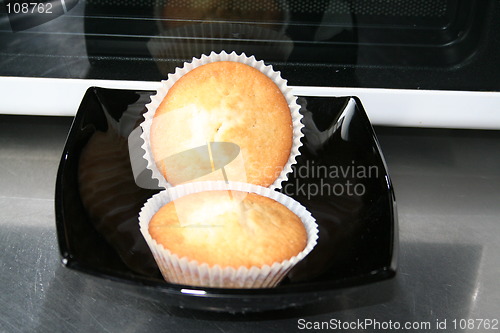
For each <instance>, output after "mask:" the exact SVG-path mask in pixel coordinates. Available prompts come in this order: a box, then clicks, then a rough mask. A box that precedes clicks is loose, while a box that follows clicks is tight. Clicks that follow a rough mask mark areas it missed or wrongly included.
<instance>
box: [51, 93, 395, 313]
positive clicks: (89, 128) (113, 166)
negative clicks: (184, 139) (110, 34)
mask: <svg viewBox="0 0 500 333" xmlns="http://www.w3.org/2000/svg"><path fill="white" fill-rule="evenodd" d="M151 93H152V92H149V91H132V90H115V89H103V88H90V89H89V90H88V91H87V93H86V94H85V96H84V98H83V101H82V103H81V105H80V108H79V110H78V113H77V115H76V117H75V120H74V122H73V125H72V128H71V131H70V133H69V136H68V139H67V142H66V146H65V148H64V152H63V156H62V159H61V162H60V166H59V171H58V175H57V183H56V204H55V209H56V224H57V231H58V240H59V247H60V251H61V255H62V258H63V259H62V260H63V263H64V264H65V265H66V266H67V267H70V268H73V269H76V270H79V271H84V272H86V273H90V274H93V275H97V276H100V277H104V278H108V279H111V280H117V281H119V282H122V283H114V285H115V286H116V288H118V289H121V290H124V291H126V292H132V293H134V294H136V295H140V296H144V297H150V298H154V299H156V300H158V301H161V302H165V303H168V304H171V305H173V306H181V307H189V308H195V309H203V310H218V311H230V312H241V311H243V312H245V311H265V310H273V309H282V308H286V307H291V306H302V305H305V304H309V303H314V302H316V301H319V300H324V299H325V297H331V295H342V293H345V292H347V290H352V287H357V286H361V285H368V284H372V283H374V282H377V281H382V280H385V279H389V278H391V277H393V276H394V274H395V270H396V258H397V244H398V237H397V235H398V234H397V214H396V205H395V198H394V192H393V189H392V184H391V182H390V178H389V175H388V173H387V168H386V166H385V162H384V158H383V156H382V153H381V151H380V147H379V145H378V142H377V139H376V136H375V134H374V132H373V129H372V127H371V124H370V122H369V120H368V118H367V116H366V113H365V111H364V110H363V107H362V105H361V102H360V101H359V99H357V98H356V97H338V98H333V97H300V98H299V101H300V104H301V105H302V111H301V112H302V113H303V115H304V123H305V128H304V133H305V136H304V138H303V143H304V145H303V146H302V147H301V148H300V152H301V155H300V157H299V158H298V160H297V164H296V165H295V166H294V172H293V174H291V175H289V179H288V181H286V182H285V183H283V184H282V185H283V186H282V189H281V191H282V192H283V193H285V194H286V195H289V196H291V197H293V198H294V199H296V200H297V201H299V202H300V203H302V204H303V205H304V206H305V207H306V208H307V209H308V210H309V211H310V212H311V213H312V215H313V216H314V217H315V218H316V221H317V223H318V225H319V240H318V244H317V246H316V247H315V248H314V249H313V251H312V252H311V253H310V254H309V255H308V256H307V257H306V258H305V259H304V260H303V261H302V262H300V263H299V264H298V265H297V266H296V267H295V268H294V269H293V270H292V271H291V272H290V274H289V275H288V277H287V278H286V279H285V280H284V281H283V282H282V283H281V284H280V285H279V286H277V287H276V288H272V289H217V288H200V287H192V286H182V285H174V284H170V283H167V282H165V281H164V280H163V279H162V277H161V275H160V273H159V270H158V268H157V266H156V264H155V262H154V259H153V257H152V255H151V253H150V251H149V249H148V247H147V245H146V243H145V241H144V240H143V238H142V236H141V234H140V232H139V227H138V223H137V216H138V213H139V211H140V209H141V207H142V205H143V203H144V202H145V201H146V200H147V199H148V198H149V197H151V196H152V195H153V194H155V193H157V192H158V190H148V189H143V188H141V187H139V186H137V185H136V183H135V180H134V177H133V173H132V168H131V163H130V159H129V148H128V144H127V139H128V135H129V134H130V133H131V132H132V131H133V129H134V128H136V127H137V126H138V125H139V123H140V122H141V120H142V113H143V112H144V110H145V108H144V105H145V104H147V103H148V102H149V96H150V95H151ZM375 285H377V284H375ZM375 289H377V288H376V287H375ZM328 295H329V296H328Z"/></svg>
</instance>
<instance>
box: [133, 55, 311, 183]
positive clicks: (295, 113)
mask: <svg viewBox="0 0 500 333" xmlns="http://www.w3.org/2000/svg"><path fill="white" fill-rule="evenodd" d="M217 61H234V62H240V63H244V64H246V65H249V66H252V67H254V68H256V69H258V70H260V71H261V72H262V73H264V74H265V75H267V76H268V77H269V78H270V79H271V80H272V81H273V82H274V83H275V84H276V85H277V86H278V88H279V89H280V90H281V92H282V93H283V96H284V97H285V99H286V101H287V103H288V106H289V108H290V112H291V116H292V126H293V132H292V135H293V141H292V148H291V151H290V156H289V158H288V161H287V163H286V164H285V166H284V167H283V170H282V171H281V173H280V174H279V176H278V177H277V178H276V180H275V181H274V182H273V184H271V185H270V186H269V188H271V189H280V188H281V183H282V182H283V181H286V180H287V179H288V174H289V173H290V172H292V165H293V164H295V163H296V158H297V156H298V155H300V153H299V148H300V147H301V146H302V142H301V138H302V137H303V136H304V134H303V133H302V128H303V127H304V125H303V124H302V115H301V114H300V112H299V110H300V106H299V105H298V104H297V97H296V96H294V95H293V94H292V90H291V88H289V87H288V86H287V81H286V80H284V79H283V78H282V77H281V75H280V72H277V71H274V70H273V67H272V66H271V65H266V64H265V63H264V61H262V60H261V61H257V60H256V59H255V57H254V56H252V57H247V56H246V55H245V54H244V53H242V54H241V55H238V54H236V53H235V52H233V53H230V54H228V53H226V52H221V53H215V52H212V53H211V54H210V55H208V56H207V55H202V56H201V57H200V58H199V59H198V58H193V60H192V61H191V62H190V63H185V64H184V67H182V68H181V67H179V68H177V69H176V71H175V73H173V74H169V75H168V79H167V80H163V81H162V82H161V83H162V84H161V86H160V87H159V88H158V90H157V91H156V94H155V95H153V96H151V103H149V104H147V105H146V107H147V109H148V111H147V112H146V113H145V114H144V121H143V122H142V124H141V128H142V135H141V138H142V140H144V144H143V145H142V148H143V149H144V151H145V154H144V158H145V159H146V160H147V161H148V165H147V167H148V169H150V170H151V171H152V173H153V178H154V179H157V180H158V182H159V184H158V185H159V186H160V187H163V188H168V187H171V186H172V185H171V184H169V183H168V182H167V180H166V179H165V178H164V177H163V175H162V173H161V172H160V170H159V169H158V167H157V166H156V163H155V162H154V158H153V154H152V151H151V146H150V131H151V125H152V122H153V118H154V115H155V112H156V109H157V108H158V106H159V105H160V103H161V102H162V101H163V99H164V98H165V96H166V95H167V93H168V91H169V89H170V88H171V87H172V86H173V85H174V83H175V82H176V81H177V80H178V79H179V78H181V77H182V76H183V75H185V74H186V73H188V72H189V71H191V70H193V69H194V68H196V67H199V66H202V65H205V64H208V63H212V62H217Z"/></svg>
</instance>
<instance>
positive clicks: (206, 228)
mask: <svg viewBox="0 0 500 333" xmlns="http://www.w3.org/2000/svg"><path fill="white" fill-rule="evenodd" d="M139 221H140V227H141V232H142V234H143V236H144V238H145V240H146V242H147V243H148V245H149V247H150V249H151V252H152V253H153V255H154V257H155V260H156V262H157V263H158V267H159V268H160V271H161V273H162V275H163V277H164V278H165V280H166V281H168V282H171V283H176V284H184V285H192V286H206V287H218V288H269V287H274V286H276V285H277V284H278V283H279V282H280V281H282V280H283V278H284V277H285V276H286V274H287V273H288V272H289V271H290V269H291V268H292V267H293V266H294V265H296V264H297V263H298V262H299V261H300V260H302V259H303V258H304V257H305V256H306V255H307V254H308V253H309V252H310V251H311V250H312V249H313V247H314V246H315V245H316V240H317V233H318V230H317V225H316V223H315V220H314V218H313V217H312V216H311V214H310V213H309V212H308V211H307V210H306V209H305V208H304V207H303V206H302V205H300V204H299V203H298V202H296V201H295V200H293V199H291V198H289V197H287V196H285V195H283V194H281V193H279V192H276V191H274V190H271V189H269V188H264V187H261V186H256V185H250V184H244V183H233V182H229V184H226V183H225V182H220V181H218V182H199V183H190V184H186V185H179V186H176V187H172V188H169V189H167V190H165V191H162V192H160V193H158V194H156V195H155V196H153V197H152V198H151V199H150V200H148V202H147V203H146V204H145V205H144V207H143V209H142V211H141V213H140V216H139Z"/></svg>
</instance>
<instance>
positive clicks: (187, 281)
mask: <svg viewBox="0 0 500 333" xmlns="http://www.w3.org/2000/svg"><path fill="white" fill-rule="evenodd" d="M213 190H233V191H242V192H247V193H256V194H259V195H262V196H266V197H268V198H271V199H274V200H275V201H277V202H279V203H281V204H282V205H284V206H286V207H287V208H288V209H290V210H291V211H292V212H293V213H294V214H296V215H297V216H298V217H299V218H300V220H301V221H302V223H303V224H304V226H305V229H306V232H307V245H306V247H305V249H304V250H303V251H302V252H300V253H299V254H298V255H296V256H294V257H292V258H290V259H288V260H284V261H282V262H276V263H274V264H273V265H271V266H269V265H265V266H262V267H256V266H253V267H251V268H247V267H244V266H242V267H239V268H232V267H225V268H221V267H220V266H218V265H215V266H212V267H209V266H208V265H207V264H204V263H198V262H197V261H195V260H189V259H188V258H186V257H182V258H179V257H178V256H177V255H176V254H175V253H172V252H171V251H170V250H168V249H165V248H164V247H163V246H162V245H161V244H158V243H157V242H156V241H155V240H154V239H153V238H152V237H151V235H150V234H149V230H148V228H149V221H150V220H151V218H152V217H153V216H154V214H155V213H156V212H157V211H158V210H159V209H160V208H161V207H163V206H164V205H166V204H167V203H169V202H170V201H173V200H175V199H177V198H180V197H183V196H185V195H188V194H192V193H198V192H204V191H213ZM139 225H140V230H141V233H142V235H143V236H144V238H145V240H146V242H147V243H148V245H149V247H150V249H151V252H152V253H153V256H154V258H155V260H156V262H157V263H158V267H159V268H160V271H161V273H162V275H163V277H164V278H165V280H166V281H168V282H171V283H175V284H184V285H191V286H204V287H213V288H271V287H274V286H276V285H277V284H278V283H279V282H280V281H281V280H282V279H283V278H284V277H285V276H286V274H287V273H288V272H289V271H290V269H291V268H292V267H293V266H295V265H296V264H297V263H298V262H299V261H301V260H302V259H303V258H304V257H305V256H306V255H307V254H309V252H311V250H312V249H313V248H314V246H315V245H316V241H317V238H318V226H317V224H316V222H315V219H314V218H313V217H312V216H311V213H309V212H308V211H307V210H306V208H305V207H304V206H302V205H301V204H300V203H298V202H297V201H295V200H293V199H292V198H290V197H287V196H286V195H284V194H281V193H279V192H276V191H273V190H271V189H269V188H265V187H262V186H257V185H253V184H246V183H238V182H228V183H226V182H223V181H207V182H196V183H188V184H183V185H179V186H175V187H171V188H168V189H166V190H164V191H162V192H160V193H158V194H156V195H154V196H153V197H151V198H150V199H149V200H148V201H147V202H146V204H145V205H144V207H143V208H142V210H141V212H140V214H139Z"/></svg>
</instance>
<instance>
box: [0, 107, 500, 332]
mask: <svg viewBox="0 0 500 333" xmlns="http://www.w3.org/2000/svg"><path fill="white" fill-rule="evenodd" d="M70 124H71V119H70V118H52V117H45V118H43V117H21V116H0V143H1V144H0V208H1V210H2V214H1V216H0V257H1V260H0V272H1V274H0V286H1V287H0V288H1V289H0V313H1V315H0V331H1V332H4V331H5V332H146V331H153V330H154V331H158V330H162V331H172V332H193V331H198V330H200V331H201V330H202V331H203V332H208V331H214V332H239V333H242V332H255V331H262V332H295V331H300V330H299V319H300V318H302V319H304V320H305V321H307V322H314V321H329V320H330V319H338V320H341V321H356V320H358V319H359V320H365V319H374V320H377V321H380V322H383V321H384V322H388V321H389V320H391V321H392V322H394V321H400V322H406V321H410V322H418V321H424V322H431V324H432V328H433V330H431V331H439V332H444V331H445V330H435V329H434V328H435V323H436V320H440V321H442V320H444V319H447V330H446V331H464V330H461V329H460V328H457V329H456V330H455V329H453V325H452V323H451V320H453V319H455V318H456V319H494V318H496V319H500V283H499V281H500V278H499V277H500V242H499V239H500V132H486V131H484V132H480V131H464V130H461V131H456V130H424V129H398V128H376V132H377V134H378V137H379V140H380V143H381V146H382V150H383V152H384V155H385V157H386V161H387V164H388V167H389V172H390V174H391V176H392V179H393V183H394V187H395V191H396V200H397V204H398V211H399V231H400V257H399V269H398V275H397V277H396V279H395V281H394V283H395V289H394V293H393V294H392V295H388V299H387V300H380V301H375V302H371V303H370V302H362V301H360V300H356V299H348V298H347V299H345V300H344V301H343V302H340V303H337V304H327V303H322V304H321V305H320V306H318V307H316V308H315V309H314V310H311V309H307V310H306V309H303V310H301V309H298V310H287V311H277V312H272V313H265V314H245V315H230V314H214V313H205V312H199V311H190V310H185V309H175V308H169V307H167V306H165V305H163V304H161V303H158V302H153V301H148V300H146V299H143V298H137V297H135V296H133V295H129V294H125V293H120V292H116V289H115V288H114V283H115V282H111V281H107V280H104V279H100V278H96V277H92V276H88V275H85V274H83V273H79V272H75V271H73V270H70V269H67V268H64V267H63V266H62V265H61V263H60V258H59V253H58V247H57V239H56V232H55V217H54V185H55V178H56V172H57V166H58V163H59V159H60V155H61V152H62V148H63V145H64V142H65V139H66V135H67V133H68V130H69V127H70ZM352 331H355V330H352ZM366 331H368V332H369V331H370V330H369V329H367V330H366ZM385 331H388V330H385ZM465 331H468V330H467V329H466V330H465ZM470 331H474V332H478V331H485V330H484V329H480V330H470Z"/></svg>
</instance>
